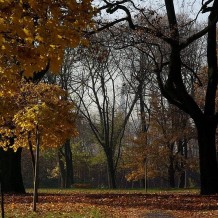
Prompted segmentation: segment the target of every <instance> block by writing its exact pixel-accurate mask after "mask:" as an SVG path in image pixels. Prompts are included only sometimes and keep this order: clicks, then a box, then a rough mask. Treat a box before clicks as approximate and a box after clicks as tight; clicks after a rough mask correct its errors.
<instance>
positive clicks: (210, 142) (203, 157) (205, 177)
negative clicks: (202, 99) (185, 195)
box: [197, 119, 218, 195]
mask: <svg viewBox="0 0 218 218" xmlns="http://www.w3.org/2000/svg"><path fill="white" fill-rule="evenodd" d="M214 120H215V119H214ZM214 120H212V121H210V122H204V124H203V125H198V126H197V131H198V144H199V156H200V174H201V175H200V176H201V194H203V195H210V194H217V193H218V167H217V157H216V140H215V135H216V121H214Z"/></svg>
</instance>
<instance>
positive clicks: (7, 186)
mask: <svg viewBox="0 0 218 218" xmlns="http://www.w3.org/2000/svg"><path fill="white" fill-rule="evenodd" d="M21 152H22V148H18V150H17V151H16V152H14V151H13V150H12V149H8V150H7V151H4V150H3V149H2V148H0V171H1V173H2V189H3V191H4V193H25V188H24V185H23V178H22V174H21Z"/></svg>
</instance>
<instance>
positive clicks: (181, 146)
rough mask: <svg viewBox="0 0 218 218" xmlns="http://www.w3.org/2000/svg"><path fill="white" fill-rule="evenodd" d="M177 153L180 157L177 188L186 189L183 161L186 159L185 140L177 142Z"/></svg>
mask: <svg viewBox="0 0 218 218" xmlns="http://www.w3.org/2000/svg"><path fill="white" fill-rule="evenodd" d="M178 144H179V153H180V154H181V155H182V157H183V158H182V159H181V162H180V177H179V188H186V169H185V160H186V159H187V155H188V154H187V153H188V151H187V140H186V139H184V141H179V142H178Z"/></svg>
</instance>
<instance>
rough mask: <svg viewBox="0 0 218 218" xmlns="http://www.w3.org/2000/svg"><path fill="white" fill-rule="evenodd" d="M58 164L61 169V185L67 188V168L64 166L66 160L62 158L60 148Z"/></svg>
mask: <svg viewBox="0 0 218 218" xmlns="http://www.w3.org/2000/svg"><path fill="white" fill-rule="evenodd" d="M58 164H59V169H60V180H61V181H60V186H61V188H65V184H66V177H65V168H64V162H63V159H62V153H61V151H60V150H59V151H58Z"/></svg>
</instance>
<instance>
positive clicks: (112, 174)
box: [107, 153, 117, 189]
mask: <svg viewBox="0 0 218 218" xmlns="http://www.w3.org/2000/svg"><path fill="white" fill-rule="evenodd" d="M107 164H108V178H109V185H110V188H112V189H116V188H117V184H116V172H115V169H114V163H113V158H112V155H110V154H109V153H107Z"/></svg>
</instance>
